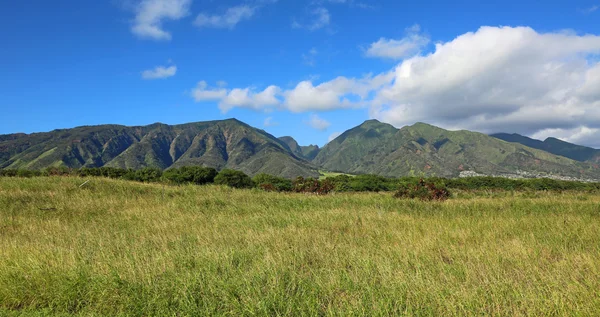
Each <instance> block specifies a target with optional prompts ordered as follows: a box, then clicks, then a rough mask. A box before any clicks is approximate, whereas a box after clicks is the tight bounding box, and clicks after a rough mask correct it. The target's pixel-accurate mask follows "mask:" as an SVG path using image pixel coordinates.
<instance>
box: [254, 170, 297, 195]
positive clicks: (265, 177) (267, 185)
mask: <svg viewBox="0 0 600 317" xmlns="http://www.w3.org/2000/svg"><path fill="white" fill-rule="evenodd" d="M252 180H253V181H254V183H255V184H256V186H258V187H259V188H261V189H263V190H266V191H278V192H289V191H291V190H292V181H291V180H289V179H287V178H283V177H277V176H273V175H269V174H264V173H262V174H258V175H256V176H254V178H252Z"/></svg>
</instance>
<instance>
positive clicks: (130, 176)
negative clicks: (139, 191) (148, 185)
mask: <svg viewBox="0 0 600 317" xmlns="http://www.w3.org/2000/svg"><path fill="white" fill-rule="evenodd" d="M161 176H162V170H160V169H158V168H155V167H146V168H142V169H140V170H137V171H134V170H129V171H128V172H127V174H125V175H123V178H124V179H127V180H132V181H138V182H157V181H159V180H160V177H161Z"/></svg>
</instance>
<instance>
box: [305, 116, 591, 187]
mask: <svg viewBox="0 0 600 317" xmlns="http://www.w3.org/2000/svg"><path fill="white" fill-rule="evenodd" d="M313 163H315V164H316V165H318V166H320V167H321V168H322V169H325V170H330V171H339V172H345V173H353V174H361V173H373V174H379V175H384V176H391V177H393V176H402V175H422V174H424V175H435V176H443V177H455V176H458V175H459V174H460V173H461V172H464V171H471V172H476V173H480V174H485V175H508V174H522V173H523V172H528V173H533V174H536V175H557V176H564V177H574V178H593V179H600V169H598V167H597V166H595V165H592V164H586V163H581V162H577V161H574V160H571V159H568V158H565V157H562V156H557V155H554V154H551V153H548V152H544V151H541V150H538V149H534V148H531V147H527V146H524V145H521V144H517V143H509V142H504V141H502V140H499V139H497V138H494V137H491V136H488V135H485V134H482V133H477V132H470V131H448V130H444V129H441V128H438V127H435V126H432V125H428V124H425V123H417V124H414V125H412V126H407V127H403V128H402V129H396V128H395V127H393V126H391V125H389V124H385V123H381V122H379V121H377V120H369V121H365V122H364V123H363V124H361V125H359V126H357V127H355V128H353V129H350V130H348V131H346V132H344V133H343V134H341V135H340V136H339V137H337V138H336V139H335V140H333V141H331V142H329V143H328V144H327V145H326V146H325V147H323V148H322V149H321V151H320V152H319V154H318V155H317V156H316V157H315V159H314V160H313Z"/></svg>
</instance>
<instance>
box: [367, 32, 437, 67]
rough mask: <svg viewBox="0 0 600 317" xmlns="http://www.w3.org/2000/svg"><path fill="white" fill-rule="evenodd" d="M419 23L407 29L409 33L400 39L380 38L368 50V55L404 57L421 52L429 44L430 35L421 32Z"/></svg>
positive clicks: (392, 57) (390, 57)
mask: <svg viewBox="0 0 600 317" xmlns="http://www.w3.org/2000/svg"><path fill="white" fill-rule="evenodd" d="M420 30H421V28H420V27H419V25H413V26H412V27H411V28H409V29H407V35H406V36H405V37H404V38H402V39H400V40H393V39H386V38H383V37H382V38H380V39H379V40H378V41H377V42H375V43H372V44H371V46H369V48H368V49H367V51H366V55H367V56H368V57H379V58H389V59H402V58H406V57H411V56H413V55H416V54H418V53H420V52H421V50H422V49H423V48H424V47H425V46H427V44H429V37H427V36H425V35H422V34H420Z"/></svg>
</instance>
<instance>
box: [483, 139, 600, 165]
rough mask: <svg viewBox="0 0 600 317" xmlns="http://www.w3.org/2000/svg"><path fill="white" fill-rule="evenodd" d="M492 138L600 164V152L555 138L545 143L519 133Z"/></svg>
mask: <svg viewBox="0 0 600 317" xmlns="http://www.w3.org/2000/svg"><path fill="white" fill-rule="evenodd" d="M490 136H492V137H494V138H497V139H501V140H504V141H507V142H512V143H520V144H523V145H525V146H528V147H531V148H535V149H539V150H543V151H546V152H549V153H552V154H556V155H560V156H564V157H567V158H570V159H573V160H576V161H579V162H590V163H600V150H599V149H594V148H591V147H587V146H583V145H578V144H574V143H569V142H566V141H563V140H560V139H557V138H554V137H548V138H546V139H545V140H544V141H541V140H537V139H533V138H530V137H526V136H523V135H520V134H517V133H494V134H491V135H490Z"/></svg>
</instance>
